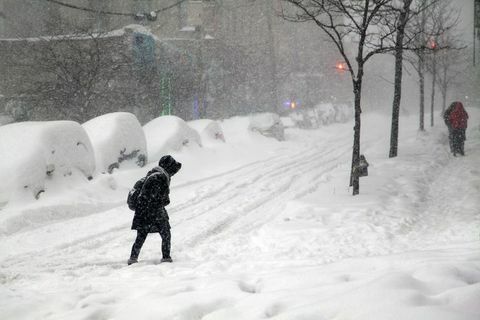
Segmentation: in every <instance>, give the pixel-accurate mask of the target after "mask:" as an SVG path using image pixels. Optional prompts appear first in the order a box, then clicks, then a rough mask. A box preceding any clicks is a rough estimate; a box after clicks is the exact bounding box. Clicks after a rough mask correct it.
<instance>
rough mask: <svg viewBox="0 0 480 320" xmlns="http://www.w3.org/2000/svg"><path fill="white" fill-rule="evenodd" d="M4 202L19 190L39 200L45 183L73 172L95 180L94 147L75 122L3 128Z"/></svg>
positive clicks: (0, 193) (0, 184) (0, 178)
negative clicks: (78, 172)
mask: <svg viewBox="0 0 480 320" xmlns="http://www.w3.org/2000/svg"><path fill="white" fill-rule="evenodd" d="M0 155H1V159H0V202H7V201H8V200H9V199H10V197H11V196H12V195H13V194H14V193H16V192H17V191H19V190H24V191H27V192H29V193H30V194H31V195H32V196H34V197H37V198H38V196H39V195H40V193H41V192H43V191H45V180H46V179H47V178H49V179H54V178H60V177H63V176H69V175H71V174H72V173H73V170H78V171H80V172H81V173H82V174H83V175H84V176H85V177H87V178H88V179H91V177H92V175H93V173H94V171H95V160H94V155H93V148H92V145H91V143H90V139H89V138H88V136H87V134H86V132H85V131H84V130H83V128H82V127H81V126H80V124H78V123H76V122H73V121H49V122H19V123H14V124H8V125H5V126H1V127H0Z"/></svg>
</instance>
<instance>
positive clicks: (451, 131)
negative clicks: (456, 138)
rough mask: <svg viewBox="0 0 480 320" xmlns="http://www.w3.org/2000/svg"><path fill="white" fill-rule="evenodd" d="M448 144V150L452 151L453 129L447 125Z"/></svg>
mask: <svg viewBox="0 0 480 320" xmlns="http://www.w3.org/2000/svg"><path fill="white" fill-rule="evenodd" d="M448 144H449V146H450V152H451V153H454V149H453V129H452V128H451V127H448Z"/></svg>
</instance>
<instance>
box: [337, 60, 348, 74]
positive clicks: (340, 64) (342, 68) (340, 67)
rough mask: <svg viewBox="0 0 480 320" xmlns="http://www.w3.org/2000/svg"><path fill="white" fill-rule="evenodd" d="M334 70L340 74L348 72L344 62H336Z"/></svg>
mask: <svg viewBox="0 0 480 320" xmlns="http://www.w3.org/2000/svg"><path fill="white" fill-rule="evenodd" d="M335 68H336V69H337V70H338V71H342V72H343V71H347V70H348V66H347V63H346V62H344V61H337V63H336V64H335Z"/></svg>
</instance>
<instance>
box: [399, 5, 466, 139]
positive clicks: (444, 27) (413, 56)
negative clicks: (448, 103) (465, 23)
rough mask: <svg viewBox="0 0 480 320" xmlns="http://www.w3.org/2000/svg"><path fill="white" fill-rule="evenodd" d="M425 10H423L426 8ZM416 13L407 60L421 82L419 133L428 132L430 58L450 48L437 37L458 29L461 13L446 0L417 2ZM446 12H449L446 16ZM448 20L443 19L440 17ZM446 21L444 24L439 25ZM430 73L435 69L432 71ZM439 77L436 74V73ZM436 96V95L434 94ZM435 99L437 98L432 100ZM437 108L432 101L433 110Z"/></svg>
mask: <svg viewBox="0 0 480 320" xmlns="http://www.w3.org/2000/svg"><path fill="white" fill-rule="evenodd" d="M422 7H423V8H422ZM413 11H416V12H420V14H416V15H414V16H413V17H412V20H411V21H410V22H409V24H408V25H407V28H406V33H407V35H408V37H410V38H411V39H412V41H411V44H410V45H409V48H408V49H407V51H408V52H409V55H408V56H407V57H406V61H407V62H408V63H409V64H410V65H411V66H413V68H414V69H415V70H416V72H417V75H418V81H419V130H420V131H424V130H425V72H426V71H427V70H428V69H427V67H429V66H428V65H427V62H428V59H429V57H430V56H434V55H436V54H437V53H438V52H440V51H442V50H446V49H449V45H448V44H446V43H439V42H438V41H437V38H438V37H440V36H441V35H442V34H444V33H445V32H447V31H448V30H450V29H453V28H455V27H456V25H457V22H458V12H457V11H456V10H454V9H453V8H452V7H451V5H450V3H449V2H448V1H445V0H422V1H419V2H417V3H416V5H415V6H414V8H413ZM444 13H447V15H446V16H445V15H444ZM442 15H444V17H448V18H447V19H440V16H442ZM439 19H440V20H443V22H442V23H439V22H440V21H439ZM430 70H432V69H431V68H430ZM435 75H436V73H435ZM433 94H435V93H434V92H433ZM432 100H433V99H432ZM433 105H434V102H432V105H431V108H432V106H433Z"/></svg>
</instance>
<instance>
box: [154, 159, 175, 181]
mask: <svg viewBox="0 0 480 320" xmlns="http://www.w3.org/2000/svg"><path fill="white" fill-rule="evenodd" d="M158 165H159V166H160V167H162V168H163V169H164V170H165V171H166V172H167V173H168V174H169V175H170V176H173V175H174V174H176V173H177V172H178V171H179V170H180V168H181V167H182V164H181V163H180V162H178V161H176V160H175V159H174V158H173V157H172V156H170V155H167V156H163V157H162V158H161V159H160V161H158ZM154 170H155V168H154Z"/></svg>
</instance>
